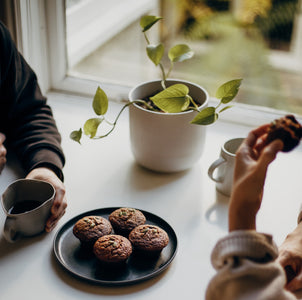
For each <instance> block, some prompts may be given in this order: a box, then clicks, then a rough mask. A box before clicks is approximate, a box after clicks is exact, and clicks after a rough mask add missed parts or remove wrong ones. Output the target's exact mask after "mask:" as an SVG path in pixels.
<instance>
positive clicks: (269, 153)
mask: <svg viewBox="0 0 302 300" xmlns="http://www.w3.org/2000/svg"><path fill="white" fill-rule="evenodd" d="M282 149H283V142H282V141H281V140H275V141H273V142H272V143H270V144H268V145H267V146H266V147H265V148H264V149H263V151H262V152H261V154H260V156H259V166H261V167H262V168H265V169H266V168H267V167H268V165H269V164H270V163H271V162H272V161H273V160H274V159H275V158H276V155H277V153H278V152H279V151H281V150H282Z"/></svg>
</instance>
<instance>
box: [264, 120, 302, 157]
mask: <svg viewBox="0 0 302 300" xmlns="http://www.w3.org/2000/svg"><path fill="white" fill-rule="evenodd" d="M301 137H302V126H301V124H300V123H299V122H298V121H297V120H296V118H295V117H294V116H293V115H286V116H284V117H282V118H280V119H277V120H275V121H274V122H272V123H271V126H270V127H269V129H268V132H267V139H266V143H267V144H269V143H270V142H272V141H273V140H276V139H281V140H282V141H283V144H284V147H283V149H282V151H283V152H289V151H291V150H292V149H294V148H295V147H296V146H298V144H299V143H300V139H301Z"/></svg>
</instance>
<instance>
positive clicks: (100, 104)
mask: <svg viewBox="0 0 302 300" xmlns="http://www.w3.org/2000/svg"><path fill="white" fill-rule="evenodd" d="M92 107H93V110H94V112H95V113H96V114H97V115H98V116H100V115H104V114H105V113H106V112H107V110H108V98H107V95H106V93H105V92H104V91H103V90H102V89H101V88H100V87H98V88H97V90H96V92H95V95H94V98H93V102H92Z"/></svg>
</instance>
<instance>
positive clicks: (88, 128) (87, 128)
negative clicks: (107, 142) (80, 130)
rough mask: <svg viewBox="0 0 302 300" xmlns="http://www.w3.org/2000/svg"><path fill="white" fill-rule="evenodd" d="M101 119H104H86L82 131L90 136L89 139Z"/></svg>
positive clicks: (93, 134)
mask: <svg viewBox="0 0 302 300" xmlns="http://www.w3.org/2000/svg"><path fill="white" fill-rule="evenodd" d="M103 120H104V119H103V118H92V119H89V120H87V121H86V122H85V124H84V133H85V134H86V135H88V136H90V138H91V139H92V138H94V137H95V135H96V132H97V130H98V127H99V125H100V124H101V123H102V121H103Z"/></svg>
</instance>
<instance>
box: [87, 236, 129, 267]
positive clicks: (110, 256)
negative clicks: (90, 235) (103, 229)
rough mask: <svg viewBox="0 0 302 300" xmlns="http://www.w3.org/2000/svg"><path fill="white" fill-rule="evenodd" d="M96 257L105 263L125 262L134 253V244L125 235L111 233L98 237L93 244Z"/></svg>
mask: <svg viewBox="0 0 302 300" xmlns="http://www.w3.org/2000/svg"><path fill="white" fill-rule="evenodd" d="M93 253H94V254H95V256H96V258H97V259H98V260H99V261H101V262H104V263H109V264H111V263H113V264H120V263H123V262H125V261H126V260H127V259H128V258H129V256H130V255H131V253H132V245H131V243H130V241H129V240H128V239H127V238H125V237H124V236H121V235H117V234H111V235H104V236H102V237H100V238H98V239H97V241H96V242H95V244H94V245H93Z"/></svg>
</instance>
